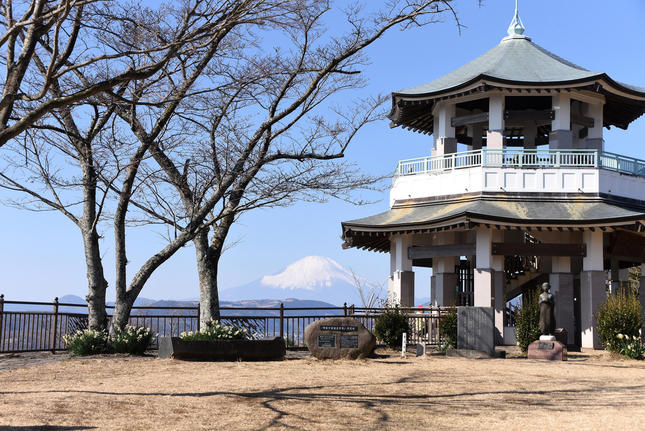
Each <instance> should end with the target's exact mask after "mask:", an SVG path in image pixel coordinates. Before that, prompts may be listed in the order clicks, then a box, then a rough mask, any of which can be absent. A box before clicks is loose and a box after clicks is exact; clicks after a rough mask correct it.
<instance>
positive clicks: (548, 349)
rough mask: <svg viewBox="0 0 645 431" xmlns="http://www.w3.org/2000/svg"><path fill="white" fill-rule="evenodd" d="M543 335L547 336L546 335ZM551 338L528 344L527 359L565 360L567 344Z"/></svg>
mask: <svg viewBox="0 0 645 431" xmlns="http://www.w3.org/2000/svg"><path fill="white" fill-rule="evenodd" d="M545 337H549V336H548V335H547V336H545ZM552 338H553V339H552V340H542V337H540V340H539V341H534V342H532V343H531V344H530V345H529V351H528V358H529V359H543V360H547V361H566V360H567V346H565V345H564V344H562V343H560V342H559V341H555V337H552Z"/></svg>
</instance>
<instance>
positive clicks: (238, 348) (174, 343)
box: [159, 337, 286, 361]
mask: <svg viewBox="0 0 645 431" xmlns="http://www.w3.org/2000/svg"><path fill="white" fill-rule="evenodd" d="M285 354H286V346H285V343H284V340H283V339H282V338H280V337H276V338H273V339H268V340H218V341H185V340H182V339H181V338H179V337H160V338H159V357H160V358H172V359H187V360H198V361H238V360H242V361H273V360H281V359H283V358H284V355H285Z"/></svg>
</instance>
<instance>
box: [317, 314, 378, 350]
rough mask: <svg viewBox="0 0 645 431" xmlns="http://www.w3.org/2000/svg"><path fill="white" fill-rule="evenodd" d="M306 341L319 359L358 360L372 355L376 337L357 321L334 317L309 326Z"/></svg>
mask: <svg viewBox="0 0 645 431" xmlns="http://www.w3.org/2000/svg"><path fill="white" fill-rule="evenodd" d="M305 341H306V342H307V348H308V349H309V351H310V352H311V354H312V355H314V356H315V357H316V358H318V359H341V358H348V359H357V358H364V357H366V356H369V355H370V354H371V353H372V350H374V345H375V344H376V337H374V335H373V334H372V333H371V332H370V331H368V330H367V328H365V326H363V324H362V323H361V322H359V321H358V320H356V319H352V318H350V317H333V318H330V319H324V320H318V321H316V322H313V323H311V324H310V325H309V326H307V328H306V329H305Z"/></svg>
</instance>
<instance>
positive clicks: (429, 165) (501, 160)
mask: <svg viewBox="0 0 645 431" xmlns="http://www.w3.org/2000/svg"><path fill="white" fill-rule="evenodd" d="M569 156H572V157H573V160H571V158H570V157H569ZM567 159H569V160H567ZM487 166H490V167H512V168H517V167H532V168H559V167H589V168H601V169H607V170H612V171H617V172H622V173H627V174H630V175H637V176H641V177H645V160H642V159H637V158H635V157H630V156H623V155H621V154H617V153H611V152H608V151H600V150H593V149H577V148H571V149H548V148H545V149H524V148H504V149H488V148H482V149H481V150H470V151H462V152H458V153H450V154H444V155H440V156H426V157H417V158H413V159H406V160H401V161H399V163H398V164H397V165H396V168H395V170H394V177H398V176H407V175H418V174H428V173H433V172H445V171H452V170H454V169H464V168H472V167H487Z"/></svg>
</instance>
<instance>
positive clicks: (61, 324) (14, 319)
mask: <svg viewBox="0 0 645 431" xmlns="http://www.w3.org/2000/svg"><path fill="white" fill-rule="evenodd" d="M8 306H10V308H13V309H10V308H8ZM25 308H27V309H28V308H35V309H33V310H28V311H25V310H24V309H25ZM112 308H113V307H108V310H111V309H112ZM86 310H87V308H86V305H81V304H69V303H61V302H58V298H56V299H55V300H54V302H29V301H5V299H4V295H0V353H13V352H35V351H52V352H55V351H58V350H65V342H64V340H63V337H64V336H65V335H68V334H73V333H74V332H76V331H78V330H82V329H85V328H87V311H86ZM385 310H386V309H384V308H370V309H367V308H359V307H354V306H347V305H345V306H344V307H301V308H292V307H285V306H284V304H280V307H275V308H265V307H221V308H220V312H221V316H220V320H219V321H220V323H221V324H224V325H231V326H237V327H244V328H247V329H249V330H250V332H251V333H252V334H253V336H254V337H255V338H265V337H282V338H284V339H285V341H286V343H287V347H289V348H302V347H305V346H306V345H305V340H304V332H305V328H306V327H307V325H309V324H310V323H312V322H314V321H316V320H320V319H326V318H330V317H338V316H348V317H352V318H355V319H357V320H359V321H360V322H361V323H363V325H365V327H366V328H367V329H369V330H370V331H373V330H374V325H375V324H376V319H377V318H378V316H379V315H380V314H382V313H383V312H384V311H385ZM402 311H403V312H405V313H406V314H407V315H408V320H409V324H410V331H409V333H408V342H409V343H413V344H416V343H424V344H430V345H437V344H439V343H440V338H441V335H440V332H439V322H440V320H441V318H442V317H443V316H444V315H445V314H446V313H448V312H449V311H450V308H447V307H425V308H411V309H402ZM129 323H130V325H132V326H135V327H146V328H150V329H152V331H153V332H154V333H155V334H158V336H174V337H177V336H180V334H181V333H182V332H188V331H198V330H199V329H200V324H199V305H196V306H187V307H154V306H146V307H137V306H135V307H133V309H132V313H131V316H130V321H129ZM157 341H158V338H157V337H155V339H154V341H153V345H152V347H153V348H156V347H157Z"/></svg>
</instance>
